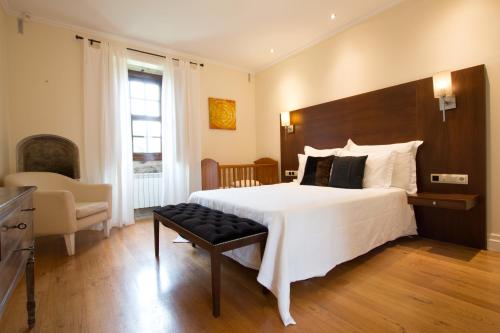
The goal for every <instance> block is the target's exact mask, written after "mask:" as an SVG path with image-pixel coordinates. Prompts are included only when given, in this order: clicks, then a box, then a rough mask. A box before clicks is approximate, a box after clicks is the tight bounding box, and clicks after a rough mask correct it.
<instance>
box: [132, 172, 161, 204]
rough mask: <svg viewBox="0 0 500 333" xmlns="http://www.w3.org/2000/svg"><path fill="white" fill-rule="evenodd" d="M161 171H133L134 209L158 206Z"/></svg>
mask: <svg viewBox="0 0 500 333" xmlns="http://www.w3.org/2000/svg"><path fill="white" fill-rule="evenodd" d="M161 178H162V176H161V173H159V172H158V173H134V209H138V208H149V207H157V206H160V182H161Z"/></svg>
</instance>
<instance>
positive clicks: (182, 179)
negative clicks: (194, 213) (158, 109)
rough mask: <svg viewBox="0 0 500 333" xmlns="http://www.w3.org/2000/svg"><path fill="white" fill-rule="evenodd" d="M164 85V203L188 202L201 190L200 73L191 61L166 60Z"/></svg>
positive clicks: (162, 196)
mask: <svg viewBox="0 0 500 333" xmlns="http://www.w3.org/2000/svg"><path fill="white" fill-rule="evenodd" d="M163 67H164V69H163V82H162V160H163V162H162V169H163V170H162V175H163V179H162V185H163V186H162V191H161V202H162V203H163V204H164V205H166V204H177V203H180V202H185V201H186V200H187V198H188V197H189V194H190V193H192V192H194V191H198V190H200V189H201V166H200V161H201V135H200V130H201V124H200V118H201V115H200V93H199V90H200V73H199V69H198V66H196V65H192V64H190V63H189V61H184V60H180V61H178V62H177V61H174V62H173V61H172V60H170V59H167V60H165V63H164V66H163Z"/></svg>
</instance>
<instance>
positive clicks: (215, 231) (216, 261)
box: [153, 203, 267, 317]
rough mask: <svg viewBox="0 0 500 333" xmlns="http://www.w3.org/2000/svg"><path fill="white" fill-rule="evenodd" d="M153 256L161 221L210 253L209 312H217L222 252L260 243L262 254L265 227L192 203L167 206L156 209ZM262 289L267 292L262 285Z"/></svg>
mask: <svg viewBox="0 0 500 333" xmlns="http://www.w3.org/2000/svg"><path fill="white" fill-rule="evenodd" d="M153 216H154V237H155V255H156V258H159V231H160V222H161V224H163V225H164V226H165V227H167V228H170V229H172V230H174V231H176V232H178V233H179V235H181V236H182V237H183V238H185V239H187V240H188V241H190V242H192V243H193V246H195V245H198V246H200V247H201V248H203V249H205V250H207V251H208V252H210V261H211V271H212V313H213V315H214V317H218V316H219V315H220V280H221V275H220V272H221V255H222V253H223V252H226V251H229V250H234V249H237V248H240V247H243V246H246V245H250V244H254V243H260V253H261V255H262V254H263V253H264V248H265V245H266V240H267V228H266V227H265V226H263V225H262V224H259V223H257V222H255V221H252V220H250V219H245V218H241V217H238V216H236V215H233V214H226V213H223V212H221V211H218V210H214V209H210V208H207V207H204V206H201V205H198V204H194V203H182V204H178V205H169V206H165V207H162V208H159V209H155V210H154V213H153ZM263 290H264V292H267V291H266V289H265V288H263Z"/></svg>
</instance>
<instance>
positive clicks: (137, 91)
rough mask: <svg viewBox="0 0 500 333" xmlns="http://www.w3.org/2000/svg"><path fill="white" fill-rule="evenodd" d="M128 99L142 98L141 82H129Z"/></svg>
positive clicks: (142, 86)
mask: <svg viewBox="0 0 500 333" xmlns="http://www.w3.org/2000/svg"><path fill="white" fill-rule="evenodd" d="M130 97H132V98H144V83H143V82H141V81H136V80H132V81H130Z"/></svg>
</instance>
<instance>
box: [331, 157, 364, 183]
mask: <svg viewBox="0 0 500 333" xmlns="http://www.w3.org/2000/svg"><path fill="white" fill-rule="evenodd" d="M367 158H368V156H359V157H357V156H343V157H339V156H335V157H334V159H333V163H332V173H331V175H330V182H329V184H328V186H331V187H339V188H352V189H361V188H363V177H364V175H365V165H366V159H367Z"/></svg>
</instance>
